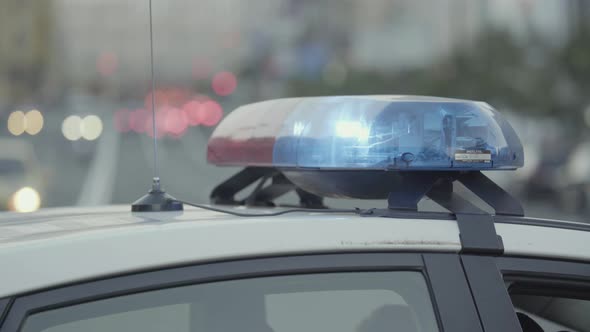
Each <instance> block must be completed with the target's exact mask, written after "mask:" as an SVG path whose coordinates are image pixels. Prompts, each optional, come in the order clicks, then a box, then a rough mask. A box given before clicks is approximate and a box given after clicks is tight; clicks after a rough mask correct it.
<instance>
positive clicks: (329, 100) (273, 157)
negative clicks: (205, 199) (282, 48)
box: [207, 96, 524, 171]
mask: <svg viewBox="0 0 590 332" xmlns="http://www.w3.org/2000/svg"><path fill="white" fill-rule="evenodd" d="M207 159H208V161H209V162H210V163H212V164H215V165H218V166H250V167H274V168H278V169H284V170H289V169H301V170H303V169H309V170H324V169H325V170H346V171H350V170H386V171H389V170H399V171H403V170H405V171H410V170H429V171H451V170H474V171H475V170H513V169H516V168H519V167H522V166H523V163H524V153H523V148H522V145H521V143H520V140H519V138H518V136H517V135H516V133H515V132H514V130H513V129H512V127H511V126H510V124H509V123H508V122H507V121H506V120H505V119H504V117H502V115H501V114H500V113H498V112H497V111H496V110H494V108H492V107H491V106H490V105H488V104H487V103H484V102H477V101H469V100H459V99H448V98H436V97H420V96H340V97H308V98H290V99H277V100H269V101H264V102H260V103H255V104H249V105H245V106H242V107H240V108H238V109H236V110H235V111H234V112H232V113H231V114H229V115H228V116H227V117H226V118H225V119H224V120H223V121H222V122H221V124H220V125H219V126H218V127H217V128H216V130H215V131H214V133H213V135H212V136H211V139H210V140H209V144H208V150H207Z"/></svg>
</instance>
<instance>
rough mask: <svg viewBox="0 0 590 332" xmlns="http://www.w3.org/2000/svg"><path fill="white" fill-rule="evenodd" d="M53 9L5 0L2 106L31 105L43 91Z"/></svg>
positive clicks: (0, 33)
mask: <svg viewBox="0 0 590 332" xmlns="http://www.w3.org/2000/svg"><path fill="white" fill-rule="evenodd" d="M50 7H51V2H50V1H36V0H3V1H2V10H1V11H0V107H1V105H10V104H13V103H23V102H27V100H28V98H31V96H35V95H36V94H37V93H38V92H39V89H40V88H41V86H42V84H43V75H44V72H45V70H46V67H47V66H46V65H47V63H48V59H49V56H50V54H49V53H50V49H49V46H50V45H49V43H50V40H49V34H50V24H51V20H50Z"/></svg>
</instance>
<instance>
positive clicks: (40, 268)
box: [0, 96, 590, 332]
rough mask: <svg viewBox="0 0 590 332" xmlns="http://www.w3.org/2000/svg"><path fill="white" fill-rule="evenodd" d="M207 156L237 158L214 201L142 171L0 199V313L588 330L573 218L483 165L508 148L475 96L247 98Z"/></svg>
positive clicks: (77, 324)
mask: <svg viewBox="0 0 590 332" xmlns="http://www.w3.org/2000/svg"><path fill="white" fill-rule="evenodd" d="M208 160H209V162H211V163H213V164H215V165H218V166H240V167H242V168H243V169H242V170H241V171H239V172H238V173H237V174H235V175H234V176H232V177H231V178H229V179H227V180H226V181H224V182H223V183H221V184H220V185H219V186H217V187H216V188H214V189H213V190H212V193H211V201H212V204H211V205H200V204H193V203H190V202H186V201H182V200H180V199H176V198H173V197H172V196H169V195H168V194H166V193H165V192H164V191H163V190H162V189H161V188H160V186H159V182H158V181H157V179H156V180H155V181H154V186H153V189H152V190H151V191H150V193H148V195H146V196H145V197H143V198H141V199H139V200H138V201H137V202H135V203H134V204H133V205H132V207H131V208H130V207H129V206H113V207H104V208H92V209H88V208H85V209H79V208H69V209H47V210H42V211H40V212H37V213H32V214H10V213H6V214H3V215H1V217H0V276H1V277H0V331H1V332H8V331H10V332H12V331H24V332H33V331H52V332H53V331H204V332H207V331H216V332H217V331H224V332H225V331H264V332H271V331H272V332H295V331H359V332H365V331H367V332H369V331H400V332H414V331H416V332H418V331H420V332H431V331H447V332H449V331H470V332H484V331H485V332H489V331H498V332H499V331H502V332H505V331H524V332H529V331H551V332H556V331H590V315H589V314H588V313H590V224H585V223H574V222H566V221H557V220H546V219H537V218H527V217H525V216H524V213H523V210H522V207H521V206H520V204H519V202H518V201H516V200H515V199H514V198H512V197H511V196H510V195H509V194H508V193H506V192H505V191H504V190H502V188H500V187H499V186H497V185H496V184H495V183H493V182H492V181H491V180H489V179H488V178H487V177H486V176H485V175H484V174H483V173H481V171H486V170H489V171H493V170H497V171H500V170H514V169H516V168H518V167H521V166H522V165H523V163H524V155H523V152H522V146H521V144H520V141H519V139H518V137H517V136H516V134H515V133H514V131H513V130H512V128H511V127H510V125H509V124H508V123H507V122H506V121H505V120H504V118H503V117H502V116H501V115H500V114H499V113H498V112H496V111H495V110H494V109H493V108H492V107H490V106H489V105H488V104H485V103H481V102H472V101H465V100H454V99H443V98H426V97H412V96H351V97H315V98H294V99H281V100H273V101H267V102H262V103H257V104H252V105H246V106H243V107H241V108H239V109H237V110H236V111H234V112H232V113H231V114H230V115H229V116H227V118H226V119H225V120H224V121H223V122H222V123H221V124H220V125H219V126H218V128H216V130H215V132H214V133H213V135H212V137H211V139H210V141H209V145H208ZM459 184H460V185H459ZM460 186H461V187H463V189H464V190H463V191H462V192H461V191H460V190H458V187H460ZM289 192H291V193H293V192H294V193H296V194H297V195H298V197H299V206H296V207H284V206H277V204H276V201H277V198H279V197H281V196H283V195H284V194H286V193H289ZM240 193H241V194H240ZM238 196H240V197H242V198H237V197H238ZM324 197H337V198H355V199H382V200H383V203H382V204H381V206H376V207H375V208H371V209H357V208H354V206H351V207H350V208H347V209H329V208H327V207H325V206H324V200H323V198H324ZM425 198H426V199H429V200H431V201H433V202H435V203H437V204H438V205H440V206H441V207H442V208H444V210H442V209H441V210H439V211H423V209H422V208H421V206H419V205H418V202H420V201H421V200H423V199H425ZM476 198H477V200H478V201H477V202H476ZM483 203H485V205H486V206H483V205H484V204H483Z"/></svg>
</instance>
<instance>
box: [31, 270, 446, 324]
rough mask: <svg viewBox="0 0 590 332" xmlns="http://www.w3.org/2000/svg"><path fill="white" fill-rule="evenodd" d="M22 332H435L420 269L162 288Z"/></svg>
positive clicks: (61, 313)
mask: <svg viewBox="0 0 590 332" xmlns="http://www.w3.org/2000/svg"><path fill="white" fill-rule="evenodd" d="M21 331H26V332H33V331H46V332H58V331H60V332H62V331H63V332H69V331H203V332H208V331H216V332H217V331H219V332H221V331H224V332H230V331H262V332H295V331H338V332H346V331H350V332H353V331H355V332H356V331H358V332H377V331H393V332H395V331H400V332H414V331H415V332H431V331H438V325H437V320H436V318H435V313H434V309H433V305H432V302H431V300H430V295H429V292H428V287H427V285H426V280H425V278H424V277H423V275H422V274H421V273H419V272H409V271H407V272H404V271H398V272H357V273H330V274H309V275H295V276H276V277H264V278H256V279H243V280H233V281H223V282H215V283H208V284H199V285H190V286H183V287H176V288H168V289H161V290H155V291H149V292H144V293H139V294H133V295H126V296H120V297H115V298H109V299H104V300H99V301H94V302H88V303H83V304H77V305H72V306H69V307H63V308H58V309H53V310H49V311H44V312H39V313H35V314H32V315H31V316H29V317H28V318H27V319H26V321H25V323H24V325H23V328H22V329H21Z"/></svg>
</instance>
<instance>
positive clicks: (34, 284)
mask: <svg viewBox="0 0 590 332" xmlns="http://www.w3.org/2000/svg"><path fill="white" fill-rule="evenodd" d="M228 209H235V210H239V211H243V212H247V213H254V212H256V213H265V212H271V211H272V212H276V208H275V209H272V208H256V209H252V208H248V209H247V211H244V208H228ZM571 225H578V226H579V225H584V224H575V223H572V224H571ZM574 228H575V227H574ZM496 230H497V233H498V234H499V235H501V236H502V238H503V242H504V247H505V253H506V254H508V255H521V256H522V255H525V256H538V257H547V258H566V259H577V260H590V248H589V246H587V245H586V244H587V243H589V242H590V232H588V231H581V230H576V229H571V227H570V229H568V228H561V227H555V225H553V226H551V223H549V222H547V223H546V224H543V223H537V224H533V225H530V224H529V225H527V224H523V223H518V222H514V221H513V222H509V221H508V222H504V223H498V224H496ZM460 250H461V241H460V238H459V228H458V226H457V222H456V221H455V220H451V219H447V220H440V219H405V218H376V217H375V218H370V217H361V216H358V215H354V214H345V213H325V212H321V211H318V212H297V213H292V214H286V215H282V216H273V217H248V218H245V217H237V216H233V215H229V214H224V213H219V212H213V211H209V210H204V209H198V208H187V209H186V210H185V211H182V212H151V213H132V212H131V211H130V207H129V206H109V207H97V208H62V209H46V210H41V211H40V212H36V213H31V214H16V213H2V214H0V266H2V279H3V282H2V283H0V298H2V297H4V296H9V295H12V294H18V293H23V292H28V291H32V290H36V289H42V288H47V287H53V286H56V285H61V284H67V283H71V282H77V281H81V280H88V279H94V278H100V277H104V276H109V275H115V274H121V273H132V272H136V271H142V270H149V269H157V268H163V267H171V266H178V265H186V264H192V263H200V262H209V261H215V260H228V259H241V258H248V257H268V256H278V255H296V254H310V253H335V252H363V251H412V252H417V251H419V252H454V253H456V252H459V251H460ZM72 267H74V268H72Z"/></svg>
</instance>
